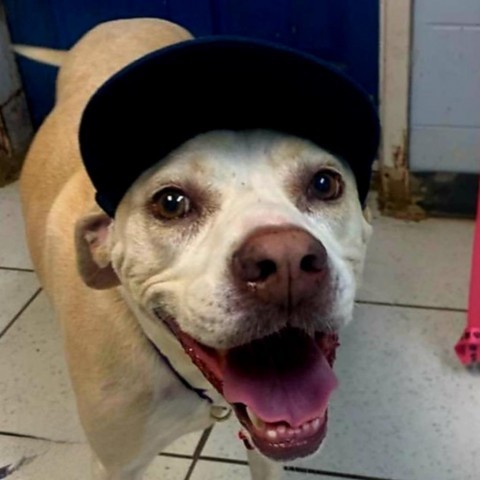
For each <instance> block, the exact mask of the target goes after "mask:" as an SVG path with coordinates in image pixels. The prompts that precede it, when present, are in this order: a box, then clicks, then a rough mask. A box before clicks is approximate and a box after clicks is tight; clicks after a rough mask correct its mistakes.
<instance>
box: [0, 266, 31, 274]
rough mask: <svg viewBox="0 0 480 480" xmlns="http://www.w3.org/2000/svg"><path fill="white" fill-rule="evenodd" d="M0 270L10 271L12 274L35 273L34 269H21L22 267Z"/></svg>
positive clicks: (0, 268) (1, 268) (2, 268)
mask: <svg viewBox="0 0 480 480" xmlns="http://www.w3.org/2000/svg"><path fill="white" fill-rule="evenodd" d="M0 270H8V271H10V272H29V273H35V270H33V269H32V268H20V267H0Z"/></svg>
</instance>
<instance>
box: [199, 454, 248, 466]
mask: <svg viewBox="0 0 480 480" xmlns="http://www.w3.org/2000/svg"><path fill="white" fill-rule="evenodd" d="M200 459H201V460H205V461H207V462H218V463H229V464H230V465H247V466H248V462H247V461H246V460H237V459H235V458H221V457H210V456H209V455H205V456H203V455H202V456H201V457H200Z"/></svg>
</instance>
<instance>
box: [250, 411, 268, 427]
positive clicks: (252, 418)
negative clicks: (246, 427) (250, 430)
mask: <svg viewBox="0 0 480 480" xmlns="http://www.w3.org/2000/svg"><path fill="white" fill-rule="evenodd" d="M247 415H248V418H249V419H250V421H251V422H252V424H253V425H254V426H255V427H256V428H258V429H259V430H261V429H263V427H265V422H263V421H262V420H260V419H259V418H258V417H257V416H256V415H255V414H254V413H253V412H252V411H251V410H250V409H249V408H248V407H247Z"/></svg>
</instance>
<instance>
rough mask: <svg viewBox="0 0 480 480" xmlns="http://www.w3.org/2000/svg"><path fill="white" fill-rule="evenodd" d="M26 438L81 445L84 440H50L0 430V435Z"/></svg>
mask: <svg viewBox="0 0 480 480" xmlns="http://www.w3.org/2000/svg"><path fill="white" fill-rule="evenodd" d="M1 436H3V437H14V438H26V439H29V440H41V441H42V442H51V443H60V444H62V445H83V443H84V442H71V441H68V440H52V439H51V438H46V437H39V436H37V435H30V434H28V433H15V432H4V431H2V430H0V437H1ZM0 478H1V477H0Z"/></svg>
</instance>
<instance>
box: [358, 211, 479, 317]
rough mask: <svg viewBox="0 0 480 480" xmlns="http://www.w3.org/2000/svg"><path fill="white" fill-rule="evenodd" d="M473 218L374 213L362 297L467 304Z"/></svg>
mask: <svg viewBox="0 0 480 480" xmlns="http://www.w3.org/2000/svg"><path fill="white" fill-rule="evenodd" d="M473 228H474V222H472V221H467V220H445V219H429V220H424V221H421V222H403V221H400V220H395V219H391V218H385V217H377V218H376V219H375V221H374V231H373V236H372V240H371V243H370V246H369V250H368V255H367V261H366V263H365V275H364V282H363V287H362V288H361V290H360V292H359V294H358V298H359V299H360V300H367V301H375V302H386V303H400V304H406V305H421V306H435V307H448V308H467V294H468V282H469V276H470V258H471V249H472V241H473Z"/></svg>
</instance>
